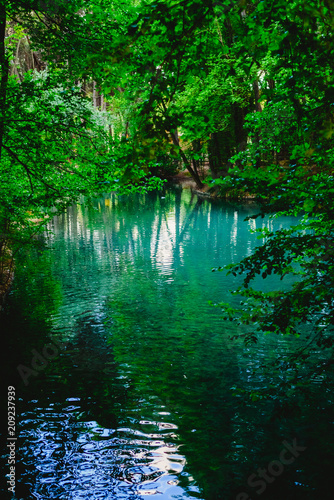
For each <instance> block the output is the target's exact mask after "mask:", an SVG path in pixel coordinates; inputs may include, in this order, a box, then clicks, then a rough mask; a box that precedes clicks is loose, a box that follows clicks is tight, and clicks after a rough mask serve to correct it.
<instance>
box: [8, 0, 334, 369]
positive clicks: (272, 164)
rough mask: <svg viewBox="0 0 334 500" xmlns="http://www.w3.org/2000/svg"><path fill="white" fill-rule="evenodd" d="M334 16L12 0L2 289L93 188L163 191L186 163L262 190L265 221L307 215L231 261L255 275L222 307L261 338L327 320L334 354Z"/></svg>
mask: <svg viewBox="0 0 334 500" xmlns="http://www.w3.org/2000/svg"><path fill="white" fill-rule="evenodd" d="M333 9H334V4H332V3H331V2H330V1H320V0H319V1H314V2H313V1H312V2H307V3H305V2H302V1H294V2H289V3H286V2H285V1H283V0H282V1H276V2H274V3H273V2H271V1H270V2H269V1H268V2H267V1H265V0H263V1H245V0H240V1H236V2H234V1H219V2H212V1H195V0H191V1H190V0H189V1H187V0H183V1H129V2H122V1H120V0H117V1H113V2H109V1H106V0H102V1H99V0H96V1H94V2H87V1H84V0H82V1H71V2H69V1H65V0H64V1H61V0H59V1H58V0H50V1H47V0H46V1H45V2H44V1H41V0H36V1H34V0H32V1H22V0H15V2H14V1H13V2H12V1H2V2H1V20H0V23H1V24H0V27H1V28H0V37H1V49H0V63H1V86H0V109H1V124H0V155H1V181H2V182H1V194H0V196H1V201H0V225H1V236H0V266H1V277H2V284H1V286H2V287H5V286H6V280H8V279H10V276H11V268H12V263H13V262H14V261H15V254H16V252H17V251H18V250H19V249H20V248H22V246H26V245H29V244H30V243H31V242H33V241H34V237H35V235H36V234H37V233H38V232H39V231H43V230H44V226H45V224H46V222H47V221H48V219H49V218H50V217H52V216H53V215H54V214H56V213H60V212H62V211H63V210H64V209H65V207H66V206H68V205H70V204H72V203H73V202H75V201H77V200H78V199H80V197H82V196H83V195H86V196H87V195H92V194H97V193H101V192H104V191H115V192H118V193H120V192H121V193H125V192H131V191H144V190H150V189H156V188H158V187H159V186H161V184H162V182H163V179H166V178H168V177H169V176H173V175H175V174H176V173H177V172H179V171H182V170H185V171H186V172H188V173H189V175H190V176H191V177H192V178H193V180H194V181H195V183H196V186H197V188H198V189H199V190H204V191H206V192H209V193H213V194H219V195H220V196H225V197H227V198H229V197H239V198H242V197H250V196H251V197H253V198H255V199H256V201H257V202H258V204H259V207H260V209H259V213H255V214H254V215H253V216H251V217H258V216H261V215H262V216H263V215H264V214H265V213H278V214H293V215H301V219H300V220H299V223H298V225H296V226H294V227H291V228H289V229H285V230H282V231H278V232H276V233H275V234H273V233H270V232H269V231H267V232H265V233H264V234H262V236H263V237H264V238H265V244H264V245H263V246H261V248H260V249H258V250H257V251H256V252H255V253H254V254H253V255H252V256H250V257H249V258H246V259H245V260H244V261H243V262H241V263H239V264H238V265H234V266H232V267H231V268H230V269H229V272H230V273H233V274H236V273H239V274H241V275H242V276H243V277H244V285H243V287H242V288H241V289H240V292H241V293H242V295H244V296H245V298H246V300H245V305H246V307H245V306H244V310H243V311H242V312H241V313H240V314H239V315H238V312H237V311H234V310H232V309H231V308H229V306H228V304H222V307H223V308H225V310H226V311H225V312H226V314H227V315H228V316H229V317H230V318H231V319H237V320H241V321H244V322H246V323H249V322H254V323H256V324H257V325H258V327H257V330H258V331H259V332H267V331H274V332H275V331H280V332H284V333H293V334H298V332H299V330H300V328H303V324H305V323H308V322H310V321H311V322H314V324H315V332H316V333H315V336H316V342H317V345H319V346H321V347H322V348H324V349H330V348H331V347H332V345H333V337H332V328H333V323H334V317H333V273H334V268H333V262H334V261H333V202H332V200H333V195H334V182H333V181H334V178H333V161H334V160H333V145H334V142H333V141H334V138H333V134H334V124H333V120H334V115H333V106H334V73H333V71H334V70H333V68H334V64H333V62H334V61H333V56H334V41H333V26H334V11H333ZM288 273H294V274H297V275H298V280H297V283H296V284H295V286H294V287H293V288H292V290H290V291H289V292H286V293H283V292H281V291H276V292H271V293H269V294H260V293H259V292H256V291H254V290H253V289H252V288H251V286H250V285H251V282H252V279H253V278H254V277H255V276H256V275H262V277H263V278H265V277H266V276H267V275H270V274H277V275H279V276H280V277H281V278H283V277H284V276H285V275H286V274H288ZM239 316H241V317H239ZM248 340H252V339H248ZM330 359H331V358H330ZM329 362H331V361H329ZM324 369H325V367H324Z"/></svg>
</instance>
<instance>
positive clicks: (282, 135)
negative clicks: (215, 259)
mask: <svg viewBox="0 0 334 500" xmlns="http://www.w3.org/2000/svg"><path fill="white" fill-rule="evenodd" d="M328 9H329V6H328V5H327V3H326V2H320V3H319V2H309V3H308V4H307V5H306V4H303V3H301V2H299V1H295V2H293V3H291V4H289V6H288V7H287V6H286V5H285V4H284V16H283V15H282V13H283V3H281V2H278V3H277V2H276V3H275V5H273V4H272V3H270V2H265V1H264V2H260V3H258V4H257V5H256V10H255V11H254V13H253V14H254V15H253V18H251V19H250V20H249V32H248V34H247V39H248V40H251V41H252V43H251V44H248V46H249V47H250V48H249V53H250V55H252V56H253V57H254V58H255V59H256V60H257V61H258V60H259V58H260V57H264V55H265V51H268V50H270V53H271V55H272V57H273V60H272V62H271V71H272V73H269V74H268V76H267V82H268V80H269V79H271V78H273V76H274V74H275V86H274V88H273V87H272V86H271V87H270V86H269V85H267V86H266V81H264V82H263V85H262V89H261V92H262V98H265V99H266V101H267V103H266V105H265V106H264V108H263V111H262V113H258V114H256V115H254V114H252V115H248V116H247V117H246V120H247V122H248V127H249V129H250V131H251V133H253V135H254V136H255V135H256V134H257V133H258V135H260V136H261V139H260V140H259V141H254V142H253V143H252V144H249V147H248V148H247V150H246V151H243V152H241V153H239V154H238V155H237V156H235V157H234V159H232V161H234V162H235V161H238V162H239V167H234V168H233V169H231V170H230V172H229V176H228V177H226V178H225V179H224V180H216V181H214V182H215V183H218V184H219V185H221V186H222V187H223V189H224V190H227V191H228V190H231V189H234V190H238V191H239V193H240V192H241V193H242V192H243V193H245V192H247V193H252V194H253V195H254V196H256V198H257V201H258V203H259V207H260V209H259V213H258V214H255V215H254V216H253V218H255V217H258V216H264V215H265V214H270V213H274V214H276V215H294V216H296V217H298V219H297V221H296V224H295V225H293V226H291V227H290V228H289V229H284V230H283V229H281V230H278V231H276V232H270V231H268V230H260V235H259V236H260V237H261V238H263V239H264V241H263V244H262V245H261V246H259V247H258V248H257V249H256V250H255V251H254V252H253V254H252V255H250V256H249V257H246V258H245V259H244V260H242V261H241V262H239V263H238V264H233V265H230V266H228V268H227V271H228V272H229V273H232V274H233V275H236V274H240V275H242V276H243V285H242V286H241V287H240V288H239V289H238V290H237V291H236V292H235V293H237V294H240V295H241V297H242V298H243V302H241V308H239V309H236V308H232V307H230V306H229V305H228V304H226V303H225V304H220V306H221V307H222V309H223V311H224V315H225V317H226V318H228V319H230V320H232V321H233V320H234V321H238V322H241V323H244V324H247V325H254V327H253V329H252V331H251V333H250V334H248V335H247V336H246V341H247V342H252V341H256V337H257V335H259V334H263V333H268V332H273V333H276V334H291V335H296V336H299V335H303V336H304V337H305V344H304V346H303V347H302V348H301V349H300V351H299V352H297V353H294V355H293V356H291V359H290V360H289V362H288V366H285V369H288V368H289V367H290V368H291V367H292V366H294V365H296V364H297V365H300V364H302V365H303V366H304V367H305V365H306V366H307V365H308V364H309V365H310V366H309V368H310V370H311V371H310V372H309V373H308V376H309V377H310V376H311V377H313V376H319V375H320V374H321V375H322V376H323V380H324V381H325V380H326V377H327V376H328V377H330V373H331V370H330V367H331V365H332V363H333V345H334V336H333V333H334V330H333V327H334V302H333V295H334V252H333V248H334V247H333V243H334V241H333V237H334V222H333V221H334V212H333V203H332V198H333V193H334V176H333V173H334V171H333V152H334V142H333V110H332V106H333V99H332V96H333V85H334V73H333V55H334V45H333V39H332V27H333V21H334V20H333V16H332V12H331V13H330V12H329V10H328ZM264 40H267V44H264V43H263V41H264ZM244 46H245V47H246V40H244ZM320 68H321V70H320ZM280 150H285V153H286V154H287V156H288V157H287V159H286V161H284V162H282V161H279V157H278V154H279V153H280ZM258 158H260V159H261V161H262V166H259V163H258V161H257V160H258ZM264 160H265V162H264ZM268 275H276V276H278V277H279V278H280V279H281V280H283V279H284V278H286V277H287V276H292V277H293V278H294V283H293V284H292V285H291V286H284V282H283V286H282V287H280V288H277V289H276V290H272V291H271V292H268V293H264V292H262V291H261V289H260V288H259V284H258V283H257V282H256V281H254V280H255V278H256V277H257V276H262V278H266V277H267V276H268ZM306 340H308V341H309V343H307V342H306ZM319 350H320V351H321V355H319ZM310 374H311V375H310ZM302 376H303V375H302V373H299V374H298V375H295V374H294V375H293V377H291V380H290V384H291V385H293V384H295V383H296V380H297V381H298V380H299V378H301V377H302ZM285 390H286V386H285Z"/></svg>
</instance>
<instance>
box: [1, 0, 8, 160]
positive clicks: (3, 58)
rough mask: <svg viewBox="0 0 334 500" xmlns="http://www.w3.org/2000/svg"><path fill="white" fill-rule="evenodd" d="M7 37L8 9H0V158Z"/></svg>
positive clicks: (4, 106)
mask: <svg viewBox="0 0 334 500" xmlns="http://www.w3.org/2000/svg"><path fill="white" fill-rule="evenodd" d="M5 37H6V9H5V8H4V9H0V65H1V80H0V160H1V154H2V144H3V136H4V131H5V115H6V96H7V82H8V75H9V61H8V58H7V57H6V49H5Z"/></svg>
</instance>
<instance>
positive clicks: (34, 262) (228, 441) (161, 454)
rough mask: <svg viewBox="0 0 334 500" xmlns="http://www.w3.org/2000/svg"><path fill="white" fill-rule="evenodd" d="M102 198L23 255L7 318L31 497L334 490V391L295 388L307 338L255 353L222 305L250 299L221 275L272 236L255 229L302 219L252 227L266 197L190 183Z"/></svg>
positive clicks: (293, 494)
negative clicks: (238, 200)
mask: <svg viewBox="0 0 334 500" xmlns="http://www.w3.org/2000/svg"><path fill="white" fill-rule="evenodd" d="M93 205H94V206H93V207H91V208H89V207H84V206H76V207H72V208H71V209H69V210H68V212H67V213H66V214H65V215H64V216H62V217H58V218H55V219H54V220H53V221H52V223H51V227H52V230H53V236H52V238H51V241H50V242H49V248H41V249H40V250H31V251H29V252H28V253H27V255H26V256H25V257H23V256H22V257H21V260H20V262H19V263H18V266H17V270H16V281H15V286H14V288H13V291H12V293H11V295H10V298H9V303H8V306H7V308H6V310H5V313H4V315H3V320H2V323H3V331H4V332H5V334H4V335H5V338H6V341H7V344H8V346H7V350H6V351H5V359H4V362H3V367H5V369H4V375H5V379H6V381H7V383H8V384H10V385H12V386H15V388H16V395H17V410H18V415H17V419H16V424H17V434H18V441H17V445H16V460H17V461H16V497H17V498H23V499H24V500H30V499H38V500H42V499H62V500H63V499H68V500H79V499H93V500H98V499H118V498H119V499H127V500H135V499H145V498H146V497H149V498H152V499H153V498H154V499H159V500H168V499H188V498H197V499H202V500H215V499H227V500H228V499H231V500H232V499H237V500H246V499H250V498H251V499H252V500H253V499H255V498H260V499H265V498H266V499H272V500H276V499H282V500H283V499H295V498H296V499H318V498H319V499H320V498H332V496H333V495H332V492H330V493H329V491H330V489H332V486H331V484H332V481H331V474H332V469H333V464H334V460H333V455H334V453H333V448H334V446H333V442H334V441H333V421H334V418H333V417H334V415H333V410H332V393H331V388H330V387H328V384H326V383H325V381H324V380H323V379H320V378H319V379H317V378H315V379H314V380H312V383H310V384H306V385H305V387H304V386H303V381H301V382H300V386H301V389H300V390H299V391H297V393H296V394H297V395H295V393H294V392H293V391H292V389H291V387H288V386H287V388H286V390H285V389H284V385H283V391H282V384H284V380H285V377H286V376H287V372H286V370H285V369H284V359H286V358H287V357H288V356H289V354H291V352H293V350H294V349H295V348H296V344H297V347H298V346H300V345H302V343H303V342H305V341H304V340H303V339H299V340H298V341H296V340H294V339H290V338H286V339H285V338H280V337H269V336H268V337H264V338H261V339H260V340H259V343H258V344H257V345H256V346H253V347H245V346H244V345H243V343H242V342H241V341H232V340H231V337H232V336H234V335H237V334H240V333H241V334H242V333H245V330H244V327H240V326H237V325H236V324H234V323H229V322H224V321H223V320H222V318H221V313H220V311H219V309H217V308H214V307H212V306H210V305H209V304H208V301H210V300H211V301H213V302H215V301H217V302H218V301H231V302H232V303H234V304H238V303H239V302H240V299H238V298H237V297H235V296H231V295H230V294H229V290H233V289H235V288H236V287H237V286H238V284H239V283H240V280H239V279H238V278H233V277H230V276H228V277H227V276H225V274H224V273H219V272H212V268H214V267H218V266H223V265H225V264H228V263H230V262H237V261H238V260H239V259H241V258H242V257H244V256H246V255H248V254H249V253H250V252H251V250H252V248H254V246H255V245H258V244H260V242H259V240H257V239H256V234H251V233H250V232H249V229H256V228H259V227H261V225H266V226H267V227H269V228H279V227H283V226H284V227H286V226H288V225H289V224H291V223H292V222H294V221H293V220H292V219H288V218H285V219H278V220H276V221H272V220H267V219H264V220H263V219H257V220H256V221H254V220H252V221H249V222H244V219H245V217H246V216H247V215H251V214H252V213H254V208H252V207H251V206H249V207H248V208H247V207H243V208H242V207H236V206H233V205H229V204H226V203H222V202H221V203H219V202H212V201H201V200H198V199H197V197H195V196H192V195H191V193H190V191H189V190H183V191H182V189H181V188H178V187H174V188H170V189H169V190H166V191H164V192H160V193H153V194H147V195H141V196H139V195H138V196H131V197H116V196H108V197H106V198H103V197H101V198H100V199H98V200H96V201H95V202H94V204H93ZM274 284H275V283H274V281H273V280H271V281H267V280H265V281H263V282H259V283H258V286H260V287H261V288H262V289H267V290H270V289H272V287H273V286H274ZM288 285H289V283H287V284H286V285H285V286H288ZM41 356H42V358H41ZM43 358H44V361H43ZM8 359H10V361H8ZM278 359H281V361H280V363H278V364H277V363H276V361H277V360H278ZM18 366H19V370H18V369H17V367H18ZM268 367H269V368H268ZM278 383H280V384H281V386H280V387H281V388H280V389H279V390H277V391H276V389H275V388H276V387H277V386H278ZM305 383H306V381H305ZM243 389H245V390H246V391H253V393H256V391H259V392H260V391H262V390H263V389H268V390H269V391H270V392H271V394H272V397H271V398H270V399H269V400H266V399H257V398H256V397H254V396H253V400H252V399H251V398H250V397H249V395H248V392H246V393H243V392H242V390H243ZM291 447H292V448H291ZM284 450H285V451H284ZM291 450H292V451H291ZM261 471H262V472H261ZM6 472H8V471H7V469H6V466H5V473H6ZM8 498H10V496H8Z"/></svg>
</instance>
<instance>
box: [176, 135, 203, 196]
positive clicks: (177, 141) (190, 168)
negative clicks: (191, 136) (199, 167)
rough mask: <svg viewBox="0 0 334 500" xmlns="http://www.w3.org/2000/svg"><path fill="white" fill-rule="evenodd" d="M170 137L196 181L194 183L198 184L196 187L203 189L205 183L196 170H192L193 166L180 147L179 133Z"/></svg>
mask: <svg viewBox="0 0 334 500" xmlns="http://www.w3.org/2000/svg"><path fill="white" fill-rule="evenodd" d="M170 135H171V138H172V141H173V144H174V145H175V146H177V148H178V150H179V151H180V155H181V158H182V160H183V163H184V165H185V167H186V169H187V170H188V172H189V173H190V175H191V177H192V178H193V179H194V181H195V182H196V186H197V187H198V189H202V187H203V183H202V181H201V179H200V177H199V175H198V173H197V172H195V170H194V169H193V168H192V166H191V164H190V161H189V160H188V158H187V157H186V155H185V153H184V151H183V150H182V149H181V147H180V142H179V139H178V136H177V133H176V132H172V131H171V132H170Z"/></svg>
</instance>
